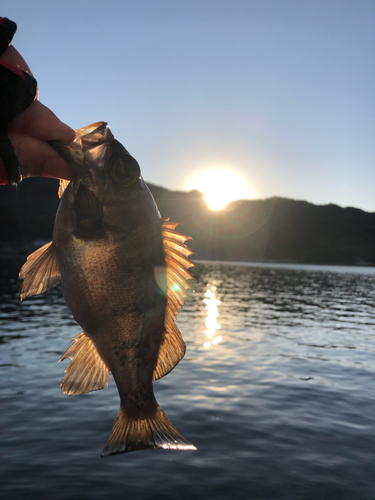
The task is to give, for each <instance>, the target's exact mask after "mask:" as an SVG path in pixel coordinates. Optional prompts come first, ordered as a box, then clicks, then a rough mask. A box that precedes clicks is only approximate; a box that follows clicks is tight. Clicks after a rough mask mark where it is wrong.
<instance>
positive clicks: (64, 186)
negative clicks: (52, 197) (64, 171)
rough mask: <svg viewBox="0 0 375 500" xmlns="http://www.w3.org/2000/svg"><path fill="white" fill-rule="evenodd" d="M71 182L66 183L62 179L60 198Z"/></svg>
mask: <svg viewBox="0 0 375 500" xmlns="http://www.w3.org/2000/svg"><path fill="white" fill-rule="evenodd" d="M69 183H70V181H66V180H65V179H60V184H59V198H61V196H62V195H63V192H64V191H65V189H66V188H67V187H68V184H69Z"/></svg>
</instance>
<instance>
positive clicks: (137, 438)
mask: <svg viewBox="0 0 375 500" xmlns="http://www.w3.org/2000/svg"><path fill="white" fill-rule="evenodd" d="M145 448H164V449H169V450H196V447H195V446H193V445H192V444H191V443H189V441H187V440H186V439H185V438H184V437H183V436H182V435H181V434H180V433H179V432H178V430H177V429H176V428H175V427H174V426H173V425H172V424H171V423H170V421H169V420H168V418H167V416H166V415H165V413H164V412H163V410H162V409H161V408H160V406H159V405H158V404H157V405H156V408H155V410H154V411H153V412H152V414H151V415H148V416H143V417H141V418H136V417H134V416H133V415H130V414H129V413H128V412H127V411H126V409H125V408H123V407H120V411H119V412H118V414H117V417H116V420H115V423H114V425H113V429H112V432H111V435H110V436H109V439H108V442H107V444H106V445H105V447H104V449H103V452H102V454H101V456H102V457H108V456H109V455H117V454H118V453H127V452H129V451H136V450H143V449H145Z"/></svg>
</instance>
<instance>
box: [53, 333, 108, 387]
mask: <svg viewBox="0 0 375 500" xmlns="http://www.w3.org/2000/svg"><path fill="white" fill-rule="evenodd" d="M72 340H74V341H75V342H74V344H72V345H71V346H70V347H69V349H68V350H67V351H66V352H65V353H64V354H63V356H62V357H61V359H60V360H59V361H62V360H63V359H67V358H70V359H71V360H72V361H71V362H70V363H69V365H68V366H67V368H66V370H65V376H64V378H63V379H62V381H61V389H62V391H63V392H64V394H67V395H68V396H76V395H79V394H84V393H86V392H92V391H98V390H99V389H103V388H104V387H106V386H107V385H108V378H109V370H108V367H107V365H106V364H105V363H104V361H103V360H102V358H101V357H100V354H99V353H98V351H97V349H96V347H95V345H94V343H93V342H92V340H91V339H90V338H89V337H88V336H87V335H86V334H85V332H82V333H80V334H79V335H77V336H76V337H74V339H72Z"/></svg>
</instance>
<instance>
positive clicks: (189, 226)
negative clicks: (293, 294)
mask: <svg viewBox="0 0 375 500" xmlns="http://www.w3.org/2000/svg"><path fill="white" fill-rule="evenodd" d="M57 185H58V183H57V181H55V180H52V179H26V180H25V181H23V182H22V183H20V185H19V186H18V187H17V188H14V187H11V186H5V187H2V188H1V196H0V209H1V211H0V250H2V252H3V253H4V252H5V251H6V249H8V251H9V250H10V249H11V248H14V247H18V248H22V247H25V246H26V245H28V244H29V243H31V242H32V241H34V240H37V239H50V238H51V234H52V227H53V221H54V217H55V213H56V210H57V206H58V203H59V200H58V198H57V195H56V193H57ZM149 187H150V190H151V191H152V193H153V195H154V197H155V200H156V203H157V204H158V207H159V209H160V212H161V214H162V216H163V217H171V219H172V220H174V221H179V222H181V225H180V226H179V230H180V231H181V232H183V233H185V234H188V235H190V236H192V238H193V239H194V241H193V242H191V243H190V247H191V248H192V249H193V250H194V251H195V252H196V253H197V254H198V256H199V258H202V259H215V260H217V259H218V260H236V261H283V262H303V263H319V264H344V265H353V264H364V263H367V264H375V213H368V212H364V211H363V210H359V209H356V208H341V207H339V206H337V205H324V206H317V205H313V204H312V203H308V202H305V201H296V200H290V199H285V198H278V197H274V198H269V199H266V200H244V201H236V202H233V203H231V204H230V205H229V206H228V209H227V210H225V211H220V212H212V211H210V210H208V208H207V206H206V204H205V201H204V198H203V195H202V194H201V193H200V192H199V191H191V192H176V191H169V190H167V189H164V188H161V187H158V186H154V185H152V184H149Z"/></svg>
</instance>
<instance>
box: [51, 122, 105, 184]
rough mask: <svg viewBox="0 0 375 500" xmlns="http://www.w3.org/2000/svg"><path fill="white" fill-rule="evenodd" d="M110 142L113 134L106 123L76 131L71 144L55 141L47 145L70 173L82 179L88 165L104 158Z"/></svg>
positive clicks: (97, 123) (95, 124) (98, 123)
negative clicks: (63, 162) (60, 158)
mask: <svg viewBox="0 0 375 500" xmlns="http://www.w3.org/2000/svg"><path fill="white" fill-rule="evenodd" d="M111 140H113V134H112V132H111V130H110V128H109V127H108V123H107V122H95V123H92V124H91V125H87V126H86V127H82V128H80V129H78V130H76V138H75V140H74V141H73V142H72V143H71V144H64V143H63V142H62V141H57V140H54V141H49V144H50V145H51V146H52V147H53V148H54V150H55V151H56V152H57V153H58V154H59V155H60V156H61V157H62V158H63V159H64V160H65V161H66V163H67V164H68V165H69V167H70V168H71V169H72V171H73V172H74V173H75V174H77V175H78V176H79V177H80V178H83V177H85V176H86V174H87V172H88V171H89V168H90V165H92V164H93V163H97V162H98V161H99V162H100V159H102V158H103V157H104V152H105V149H106V148H105V145H106V144H108V143H109V142H110V141H111ZM100 146H102V147H100ZM94 149H95V150H96V151H95V152H94V151H93V150H94Z"/></svg>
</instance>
